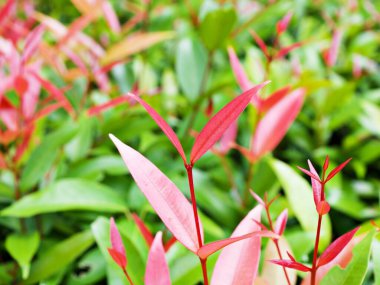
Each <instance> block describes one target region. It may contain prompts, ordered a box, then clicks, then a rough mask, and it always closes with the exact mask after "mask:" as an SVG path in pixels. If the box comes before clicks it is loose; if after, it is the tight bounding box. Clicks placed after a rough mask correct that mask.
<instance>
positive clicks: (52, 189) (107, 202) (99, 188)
mask: <svg viewBox="0 0 380 285" xmlns="http://www.w3.org/2000/svg"><path fill="white" fill-rule="evenodd" d="M70 210H82V211H101V212H111V213H114V212H124V211H126V205H125V203H124V202H123V199H122V198H121V197H119V196H118V195H117V194H116V193H115V192H114V191H112V189H110V188H108V187H107V186H105V185H101V184H99V183H95V182H91V181H87V180H83V179H64V180H60V181H58V182H56V183H54V184H52V185H50V186H49V187H48V188H47V189H45V190H42V191H39V192H35V193H32V194H29V195H27V196H25V197H23V198H22V199H20V200H19V201H17V202H16V203H14V204H12V205H11V206H9V207H8V208H5V209H4V210H2V211H1V215H2V216H13V217H30V216H34V215H38V214H43V213H51V212H60V211H70Z"/></svg>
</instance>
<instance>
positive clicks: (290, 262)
mask: <svg viewBox="0 0 380 285" xmlns="http://www.w3.org/2000/svg"><path fill="white" fill-rule="evenodd" d="M269 262H272V263H274V264H278V265H281V266H283V267H287V268H292V269H296V270H298V271H302V272H309V271H311V268H310V267H307V266H305V265H303V264H302V263H299V262H297V261H293V260H287V259H274V260H269Z"/></svg>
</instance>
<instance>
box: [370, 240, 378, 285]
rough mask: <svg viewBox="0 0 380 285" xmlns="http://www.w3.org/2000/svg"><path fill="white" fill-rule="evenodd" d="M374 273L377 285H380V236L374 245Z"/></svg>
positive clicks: (374, 241)
mask: <svg viewBox="0 0 380 285" xmlns="http://www.w3.org/2000/svg"><path fill="white" fill-rule="evenodd" d="M372 258H373V267H374V268H373V272H374V273H375V284H374V285H380V234H377V235H376V236H375V238H374V239H373V244H372Z"/></svg>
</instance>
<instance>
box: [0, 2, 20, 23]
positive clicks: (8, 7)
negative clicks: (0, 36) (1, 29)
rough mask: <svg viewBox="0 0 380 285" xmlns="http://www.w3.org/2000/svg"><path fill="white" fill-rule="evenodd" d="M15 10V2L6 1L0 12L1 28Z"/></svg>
mask: <svg viewBox="0 0 380 285" xmlns="http://www.w3.org/2000/svg"><path fill="white" fill-rule="evenodd" d="M15 10H16V1H15V0H8V1H7V3H5V4H4V5H3V6H2V7H1V10H0V25H1V26H2V25H3V24H4V23H5V22H6V21H7V20H8V18H9V17H10V16H11V15H12V14H13V12H14V11H15Z"/></svg>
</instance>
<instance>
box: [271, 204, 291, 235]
mask: <svg viewBox="0 0 380 285" xmlns="http://www.w3.org/2000/svg"><path fill="white" fill-rule="evenodd" d="M287 221H288V209H285V210H284V211H282V213H281V214H280V215H279V216H278V218H277V220H276V225H275V226H274V232H275V233H276V234H278V235H279V236H281V235H282V234H283V233H284V230H285V228H286V222H287Z"/></svg>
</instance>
